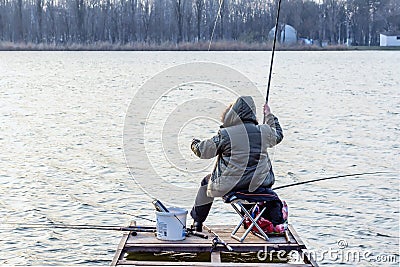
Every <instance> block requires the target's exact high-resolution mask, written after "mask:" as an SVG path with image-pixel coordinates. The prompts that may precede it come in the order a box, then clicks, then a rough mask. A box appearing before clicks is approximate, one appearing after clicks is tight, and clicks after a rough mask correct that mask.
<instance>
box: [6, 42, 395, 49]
mask: <svg viewBox="0 0 400 267" xmlns="http://www.w3.org/2000/svg"><path fill="white" fill-rule="evenodd" d="M271 49H272V45H271V43H245V42H239V41H215V42H213V43H212V44H211V47H210V48H209V43H208V42H196V43H179V44H175V43H162V44H149V43H139V42H137V43H129V44H119V43H107V42H99V43H92V44H79V43H68V44H62V43H61V44H56V43H41V44H35V43H12V42H1V41H0V51H208V50H210V51H271ZM276 50H277V51H347V50H348V51H354V50H400V46H397V47H383V46H346V45H327V46H324V47H322V46H319V45H290V46H288V45H279V44H278V45H277V47H276Z"/></svg>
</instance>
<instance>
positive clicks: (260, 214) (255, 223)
mask: <svg viewBox="0 0 400 267" xmlns="http://www.w3.org/2000/svg"><path fill="white" fill-rule="evenodd" d="M238 205H239V206H240V207H241V208H243V211H244V213H245V214H246V215H247V217H249V220H250V221H251V222H252V223H251V225H250V226H249V228H248V229H247V231H246V232H245V233H244V235H243V236H242V238H243V240H244V239H245V238H246V236H247V235H248V233H249V232H250V231H251V230H252V229H253V226H255V227H256V228H257V229H258V231H259V232H260V235H262V237H263V239H264V240H265V241H268V240H269V238H268V236H267V234H266V233H265V232H264V231H263V230H262V229H261V227H260V226H259V225H258V224H257V221H258V220H259V219H260V218H261V216H262V214H263V213H264V211H265V209H266V208H265V207H264V208H263V209H262V211H261V212H260V213H259V214H258V216H257V217H256V218H253V217H252V216H251V215H250V213H249V212H248V211H247V210H246V209H245V208H244V207H243V205H242V203H240V202H239V203H238Z"/></svg>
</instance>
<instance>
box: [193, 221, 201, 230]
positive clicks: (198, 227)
mask: <svg viewBox="0 0 400 267" xmlns="http://www.w3.org/2000/svg"><path fill="white" fill-rule="evenodd" d="M192 229H193V230H194V231H196V232H202V231H203V223H202V222H196V221H194V222H193V224H192Z"/></svg>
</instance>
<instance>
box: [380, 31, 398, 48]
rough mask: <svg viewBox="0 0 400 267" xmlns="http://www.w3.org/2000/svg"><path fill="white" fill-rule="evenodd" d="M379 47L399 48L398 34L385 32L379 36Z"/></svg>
mask: <svg viewBox="0 0 400 267" xmlns="http://www.w3.org/2000/svg"><path fill="white" fill-rule="evenodd" d="M379 43H380V46H400V32H397V33H395V32H386V33H381V34H380V42H379Z"/></svg>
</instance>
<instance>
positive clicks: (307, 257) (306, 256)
mask: <svg viewBox="0 0 400 267" xmlns="http://www.w3.org/2000/svg"><path fill="white" fill-rule="evenodd" d="M300 255H301V258H302V259H304V262H305V263H308V264H310V265H311V266H313V267H318V264H317V262H316V261H315V260H314V258H313V255H312V254H309V253H307V250H306V249H302V250H301V251H300Z"/></svg>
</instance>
